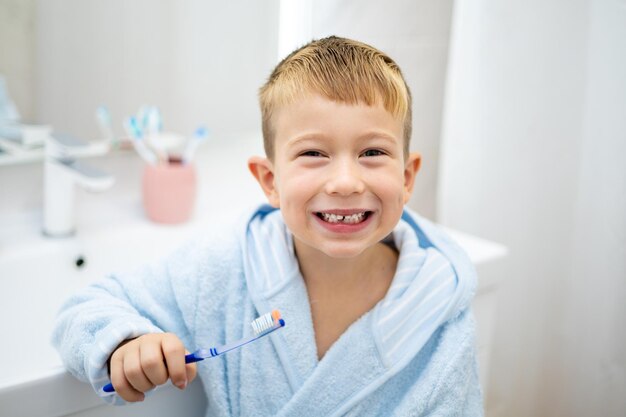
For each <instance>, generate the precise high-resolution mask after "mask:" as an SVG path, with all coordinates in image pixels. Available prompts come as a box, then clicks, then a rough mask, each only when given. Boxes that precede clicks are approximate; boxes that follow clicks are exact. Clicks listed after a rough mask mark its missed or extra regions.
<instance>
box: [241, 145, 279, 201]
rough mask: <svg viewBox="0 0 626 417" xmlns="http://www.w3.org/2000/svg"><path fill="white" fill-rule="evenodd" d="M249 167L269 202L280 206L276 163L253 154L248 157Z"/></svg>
mask: <svg viewBox="0 0 626 417" xmlns="http://www.w3.org/2000/svg"><path fill="white" fill-rule="evenodd" d="M248 169H249V170H250V172H251V173H252V175H254V178H256V180H257V181H258V182H259V185H260V186H261V189H262V190H263V192H264V193H265V196H266V197H267V200H268V202H269V203H270V204H271V205H272V206H273V207H276V208H279V207H280V199H279V198H278V191H277V190H276V184H275V182H274V179H275V177H274V165H273V164H272V162H271V161H270V160H269V159H267V158H262V157H260V156H253V157H251V158H250V159H248Z"/></svg>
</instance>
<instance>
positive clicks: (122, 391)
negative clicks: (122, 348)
mask: <svg viewBox="0 0 626 417" xmlns="http://www.w3.org/2000/svg"><path fill="white" fill-rule="evenodd" d="M110 366H111V368H110V372H111V384H113V388H115V392H117V394H118V395H119V396H120V397H122V398H123V399H124V400H125V401H128V402H136V401H143V400H144V398H145V396H144V394H143V393H142V392H139V391H137V390H136V389H135V388H133V387H132V385H131V384H130V382H128V379H126V375H124V355H123V353H121V352H120V353H119V354H118V352H117V351H116V352H115V354H114V355H113V356H112V357H111V365H110Z"/></svg>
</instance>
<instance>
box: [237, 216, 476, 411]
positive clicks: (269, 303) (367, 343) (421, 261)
mask: <svg viewBox="0 0 626 417" xmlns="http://www.w3.org/2000/svg"><path fill="white" fill-rule="evenodd" d="M392 237H393V242H394V244H395V246H396V248H397V249H398V251H399V253H400V256H399V259H398V265H397V268H396V274H395V276H394V278H393V281H392V283H391V286H390V288H389V290H388V292H387V295H386V296H385V298H384V299H383V300H381V301H380V302H379V303H378V304H377V305H376V306H375V307H374V308H373V309H372V310H370V311H369V312H368V313H366V314H365V315H364V316H363V317H361V318H360V319H359V320H357V321H356V322H355V323H353V324H352V325H351V326H350V327H349V328H348V329H347V330H346V331H345V332H344V334H343V335H342V336H341V337H340V338H339V339H338V340H337V341H336V342H335V343H334V344H333V345H332V346H331V348H330V349H329V350H328V351H327V352H326V354H325V356H324V357H323V358H322V360H321V361H318V360H317V352H316V344H315V335H314V330H313V323H312V318H311V310H310V305H309V299H308V295H307V291H306V286H305V285H304V280H303V279H302V276H301V274H300V270H299V266H298V262H297V259H296V256H295V253H294V249H293V238H292V235H291V233H290V232H289V230H288V229H287V227H286V226H285V223H284V221H283V218H282V215H281V213H280V211H279V210H276V209H274V208H272V207H270V206H267V205H264V206H261V207H260V208H258V209H257V210H255V212H254V213H253V214H252V215H251V216H250V217H249V221H248V222H247V224H246V228H245V230H244V236H243V239H242V250H243V256H244V270H245V276H246V280H247V285H248V287H249V289H250V296H251V298H252V301H253V303H254V304H255V307H256V309H257V310H258V312H259V314H263V313H265V312H267V311H270V310H271V309H274V308H277V309H279V310H280V311H281V312H282V314H283V317H284V318H285V321H286V326H285V328H284V329H282V330H281V331H279V332H275V333H274V334H272V335H271V336H270V337H271V339H272V343H273V344H274V347H275V349H276V352H277V354H278V356H279V358H280V360H281V363H282V365H283V367H284V369H285V372H286V373H287V378H288V380H289V382H290V385H291V388H292V390H293V394H294V395H293V396H292V398H291V400H290V401H289V402H288V403H287V404H286V405H285V406H284V407H283V409H281V412H280V415H285V416H287V415H309V414H310V413H308V412H309V411H310V412H311V413H313V414H317V415H340V414H342V413H344V412H346V411H347V410H348V409H349V408H350V407H352V406H353V405H354V404H355V403H356V402H358V401H360V400H361V399H362V398H364V397H365V396H366V395H367V394H368V393H370V392H372V391H373V390H375V389H376V388H378V387H379V386H380V385H381V384H382V383H384V382H385V381H386V380H387V379H389V378H390V377H391V376H393V375H394V374H396V373H397V372H399V371H400V370H401V369H402V368H404V367H405V366H406V365H407V364H408V363H409V362H410V360H411V359H412V358H413V357H415V355H417V353H418V352H419V351H420V349H421V348H422V347H423V346H424V344H425V343H426V342H427V341H428V339H429V338H430V336H431V335H432V334H433V333H434V332H435V330H436V329H437V328H438V327H439V326H441V325H442V324H444V323H445V322H446V321H448V320H450V319H451V318H454V317H456V316H457V315H458V314H459V313H460V312H461V311H462V310H464V309H465V308H467V307H468V306H469V304H470V302H471V298H472V296H473V293H474V291H475V286H476V276H475V272H474V269H473V267H472V265H471V263H470V261H469V260H468V259H467V257H466V255H465V254H464V253H463V251H462V250H460V249H459V248H458V247H457V246H456V245H455V244H454V243H452V242H451V241H450V240H449V239H448V238H447V237H446V236H445V235H443V234H442V233H441V232H439V230H438V229H436V228H435V227H434V226H433V225H432V224H431V223H429V222H428V221H426V220H425V219H423V218H421V217H419V216H418V215H417V214H415V213H413V212H410V211H409V210H405V211H404V213H403V216H402V219H401V220H400V222H399V223H398V225H397V226H396V228H395V229H394V231H393V234H392ZM303 413H304V414H303Z"/></svg>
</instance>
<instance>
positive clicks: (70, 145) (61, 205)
mask: <svg viewBox="0 0 626 417" xmlns="http://www.w3.org/2000/svg"><path fill="white" fill-rule="evenodd" d="M45 146H46V151H45V154H46V157H45V162H44V165H45V166H44V203H43V206H44V209H43V234H44V235H46V236H50V237H66V236H71V235H73V234H74V233H75V231H76V226H75V213H74V212H75V210H74V208H75V204H76V203H75V201H74V200H75V199H76V197H75V194H76V190H75V187H76V186H80V187H82V188H84V189H85V190H88V191H93V192H100V191H104V190H106V189H108V188H110V187H111V186H112V185H113V182H114V178H113V176H111V175H109V174H106V173H103V172H101V171H99V170H97V169H95V168H92V167H90V166H88V165H85V164H83V163H81V162H79V161H78V160H77V158H81V157H88V156H98V155H104V154H106V153H107V152H108V151H109V148H110V146H109V142H108V141H102V142H86V141H83V140H80V139H77V138H75V137H72V136H69V135H64V134H59V133H53V134H51V135H48V137H47V138H46V145H45Z"/></svg>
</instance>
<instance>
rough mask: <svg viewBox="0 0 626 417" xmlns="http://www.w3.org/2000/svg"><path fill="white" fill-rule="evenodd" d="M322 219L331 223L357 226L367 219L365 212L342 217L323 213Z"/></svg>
mask: <svg viewBox="0 0 626 417" xmlns="http://www.w3.org/2000/svg"><path fill="white" fill-rule="evenodd" d="M321 214H322V218H323V219H324V220H325V221H327V222H329V223H340V222H341V223H346V224H355V223H361V222H362V221H363V219H364V217H365V212H361V213H355V214H351V215H349V216H342V215H340V214H329V213H321Z"/></svg>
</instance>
